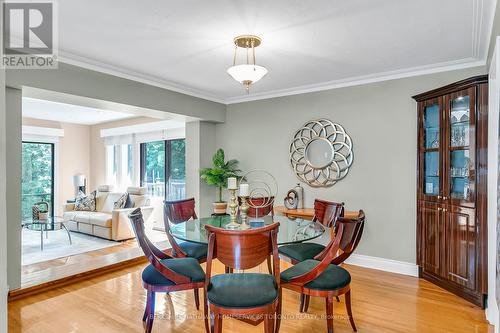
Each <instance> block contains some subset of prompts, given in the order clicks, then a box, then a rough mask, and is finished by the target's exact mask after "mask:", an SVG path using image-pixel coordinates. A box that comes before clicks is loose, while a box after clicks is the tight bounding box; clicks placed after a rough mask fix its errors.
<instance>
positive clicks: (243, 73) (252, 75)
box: [227, 65, 267, 83]
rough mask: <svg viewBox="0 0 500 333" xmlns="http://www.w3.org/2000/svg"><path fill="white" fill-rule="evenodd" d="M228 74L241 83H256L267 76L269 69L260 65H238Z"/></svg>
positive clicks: (228, 71) (228, 70) (231, 68)
mask: <svg viewBox="0 0 500 333" xmlns="http://www.w3.org/2000/svg"><path fill="white" fill-rule="evenodd" d="M227 73H228V74H229V75H231V77H232V78H233V79H235V80H236V81H238V82H240V83H245V82H250V83H255V82H257V81H259V80H260V79H262V78H263V77H264V76H265V75H266V74H267V69H266V68H265V67H262V66H258V65H237V66H232V67H229V68H228V69H227Z"/></svg>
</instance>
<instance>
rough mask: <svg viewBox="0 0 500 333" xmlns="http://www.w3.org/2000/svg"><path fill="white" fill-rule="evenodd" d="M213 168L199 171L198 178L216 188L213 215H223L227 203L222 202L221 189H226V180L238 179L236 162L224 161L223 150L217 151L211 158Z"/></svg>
mask: <svg viewBox="0 0 500 333" xmlns="http://www.w3.org/2000/svg"><path fill="white" fill-rule="evenodd" d="M212 161H213V167H212V168H203V169H200V177H201V179H203V180H204V181H205V182H206V183H207V184H208V185H211V186H215V187H217V201H216V202H214V203H213V207H214V214H225V213H226V209H227V202H225V201H223V200H222V189H223V188H226V187H227V179H228V178H230V177H235V178H237V179H240V178H241V177H240V176H239V173H240V172H241V170H240V169H238V163H239V162H238V160H235V159H232V160H229V161H227V162H226V161H225V156H224V150H222V149H220V148H219V149H218V150H217V152H216V153H215V155H214V157H213V158H212Z"/></svg>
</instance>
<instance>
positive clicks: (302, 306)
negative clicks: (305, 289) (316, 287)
mask: <svg viewBox="0 0 500 333" xmlns="http://www.w3.org/2000/svg"><path fill="white" fill-rule="evenodd" d="M305 298H306V295H304V294H300V305H299V312H304V310H303V309H304V301H305Z"/></svg>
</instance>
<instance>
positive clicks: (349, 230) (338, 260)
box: [300, 210, 365, 312]
mask: <svg viewBox="0 0 500 333" xmlns="http://www.w3.org/2000/svg"><path fill="white" fill-rule="evenodd" d="M336 223H337V224H336V225H335V226H334V229H335V230H337V229H338V226H339V225H340V224H342V225H343V226H344V232H343V233H342V239H341V240H340V244H339V250H338V251H337V256H336V257H335V258H333V260H332V262H331V263H332V264H334V265H340V264H342V263H343V262H344V261H346V259H347V258H349V257H350V256H351V254H352V253H353V252H354V250H356V248H357V247H358V244H359V241H360V240H361V236H362V235H363V229H364V227H365V212H364V211H363V210H360V211H359V213H358V217H357V218H355V219H348V218H345V217H339V218H337V222H336ZM335 232H336V233H337V231H335ZM327 251H328V248H325V250H324V251H322V252H321V253H319V254H318V255H317V256H316V257H314V259H315V260H322V259H323V258H324V256H325V255H326V253H327ZM335 298H336V300H337V302H340V299H339V297H338V296H336V297H335ZM308 308H309V296H307V295H301V297H300V312H307V309H308Z"/></svg>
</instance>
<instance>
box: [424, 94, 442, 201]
mask: <svg viewBox="0 0 500 333" xmlns="http://www.w3.org/2000/svg"><path fill="white" fill-rule="evenodd" d="M422 117H423V138H422V141H423V142H422V145H423V147H422V148H423V149H422V151H423V156H422V163H423V170H422V172H423V184H422V188H423V194H424V195H429V196H437V195H439V194H440V186H441V183H440V180H439V177H440V169H441V168H440V154H439V152H440V137H441V131H440V120H441V107H440V104H439V101H438V100H435V101H432V102H428V103H425V105H424V106H423V110H422Z"/></svg>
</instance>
